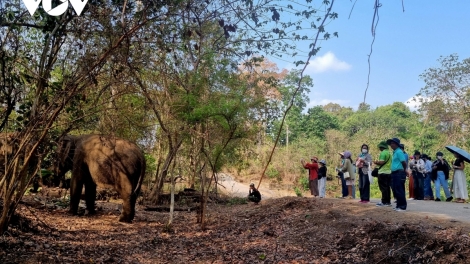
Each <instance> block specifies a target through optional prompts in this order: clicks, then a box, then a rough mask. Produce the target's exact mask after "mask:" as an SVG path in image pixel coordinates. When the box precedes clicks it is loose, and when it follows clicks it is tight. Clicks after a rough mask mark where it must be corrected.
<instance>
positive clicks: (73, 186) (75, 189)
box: [70, 177, 83, 215]
mask: <svg viewBox="0 0 470 264" xmlns="http://www.w3.org/2000/svg"><path fill="white" fill-rule="evenodd" d="M82 188H83V182H82V181H80V180H78V177H72V180H71V182H70V213H72V214H74V215H76V214H77V213H78V204H79V203H80V196H81V195H82Z"/></svg>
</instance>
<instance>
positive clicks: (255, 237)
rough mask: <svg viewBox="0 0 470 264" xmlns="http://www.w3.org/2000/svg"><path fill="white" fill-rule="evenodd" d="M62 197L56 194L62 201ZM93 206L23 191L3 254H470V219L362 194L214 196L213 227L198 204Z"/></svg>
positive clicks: (134, 259)
mask: <svg viewBox="0 0 470 264" xmlns="http://www.w3.org/2000/svg"><path fill="white" fill-rule="evenodd" d="M56 204H57V203H56ZM97 205H98V207H99V208H101V209H100V210H99V211H98V214H97V215H93V216H71V215H69V214H68V213H67V212H66V209H61V208H60V207H58V206H51V205H50V203H49V202H46V203H45V205H44V203H43V201H42V200H40V199H38V197H33V196H28V197H25V204H21V205H20V207H19V208H18V213H19V217H16V218H15V219H13V225H12V226H11V227H10V229H9V231H8V232H7V233H6V234H5V235H4V236H3V237H0V263H469V262H470V238H469V232H470V224H469V223H464V222H451V221H449V220H447V219H440V218H433V219H430V218H427V217H423V216H421V215H419V214H414V213H411V212H405V213H397V212H394V211H393V210H392V209H391V208H376V207H375V206H364V205H361V204H358V203H357V202H356V201H348V200H341V199H333V198H332V199H314V198H301V197H284V198H276V199H269V200H264V201H262V202H261V204H259V205H254V204H238V205H228V204H226V203H222V204H220V203H211V204H209V205H208V208H207V223H208V224H207V229H206V230H201V228H200V225H199V224H198V223H197V221H196V212H192V211H189V212H188V211H178V212H175V220H174V222H173V226H172V227H171V228H168V226H167V225H166V223H167V222H168V213H167V212H149V211H144V210H143V209H144V207H143V206H138V208H137V209H138V212H137V215H136V219H135V221H134V222H133V223H132V224H125V223H119V222H118V221H117V219H118V215H119V208H120V205H119V200H111V201H109V202H106V201H98V202H97Z"/></svg>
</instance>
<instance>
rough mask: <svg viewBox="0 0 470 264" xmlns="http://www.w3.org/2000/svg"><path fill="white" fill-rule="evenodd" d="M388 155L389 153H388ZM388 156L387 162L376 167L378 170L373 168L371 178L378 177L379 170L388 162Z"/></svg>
mask: <svg viewBox="0 0 470 264" xmlns="http://www.w3.org/2000/svg"><path fill="white" fill-rule="evenodd" d="M389 154H390V153H389ZM390 156H391V154H390ZM390 156H389V157H388V159H387V161H386V162H385V163H384V164H382V165H380V167H378V168H374V170H373V171H372V176H373V177H378V176H379V170H380V169H381V168H382V167H383V166H384V165H385V164H387V162H388V161H389V160H390Z"/></svg>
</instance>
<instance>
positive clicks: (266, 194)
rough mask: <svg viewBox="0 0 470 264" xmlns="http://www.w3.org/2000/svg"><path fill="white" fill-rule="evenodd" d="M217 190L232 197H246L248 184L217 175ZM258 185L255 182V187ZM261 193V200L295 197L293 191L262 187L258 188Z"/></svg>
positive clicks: (231, 177)
mask: <svg viewBox="0 0 470 264" xmlns="http://www.w3.org/2000/svg"><path fill="white" fill-rule="evenodd" d="M218 176H219V177H218V179H219V185H221V187H219V190H221V191H222V192H224V193H226V194H228V195H230V196H233V197H246V196H247V195H248V190H249V189H250V183H241V182H238V181H235V180H234V178H233V176H231V175H230V174H227V173H219V175H218ZM257 184H258V183H257V182H255V185H257ZM259 191H260V192H261V195H262V199H270V198H280V197H286V196H295V193H294V191H293V190H292V191H287V190H271V189H268V188H266V187H264V186H263V185H261V187H260V188H259Z"/></svg>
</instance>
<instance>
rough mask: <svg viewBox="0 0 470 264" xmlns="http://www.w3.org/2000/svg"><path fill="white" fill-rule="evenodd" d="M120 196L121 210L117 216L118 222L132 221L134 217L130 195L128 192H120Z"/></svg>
mask: <svg viewBox="0 0 470 264" xmlns="http://www.w3.org/2000/svg"><path fill="white" fill-rule="evenodd" d="M120 195H121V198H122V212H121V215H120V216H119V222H128V223H130V222H132V218H134V208H132V205H131V195H130V194H129V193H127V192H126V193H125V194H122V193H121V194H120Z"/></svg>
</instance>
